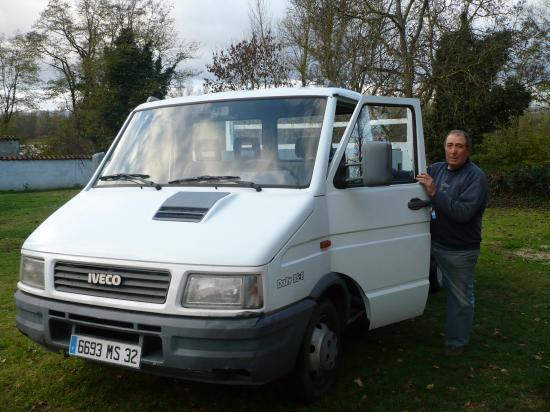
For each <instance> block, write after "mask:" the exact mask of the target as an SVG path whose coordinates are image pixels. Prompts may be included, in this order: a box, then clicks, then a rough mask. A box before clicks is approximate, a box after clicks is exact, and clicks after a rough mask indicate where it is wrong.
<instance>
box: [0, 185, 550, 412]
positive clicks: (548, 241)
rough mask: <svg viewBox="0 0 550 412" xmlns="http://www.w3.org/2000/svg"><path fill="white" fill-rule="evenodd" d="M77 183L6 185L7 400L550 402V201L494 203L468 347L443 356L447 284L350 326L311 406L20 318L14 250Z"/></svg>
mask: <svg viewBox="0 0 550 412" xmlns="http://www.w3.org/2000/svg"><path fill="white" fill-rule="evenodd" d="M75 193H76V192H75V191H51V192H35V193H0V254H1V255H0V256H1V259H0V388H1V389H0V410H9V411H12V410H33V411H58V410H59V411H65V410H78V411H80V410H113V411H118V410H125V411H136V410H176V409H177V410H184V411H185V410H191V411H219V410H234V411H257V410H272V411H287V410H312V411H317V410H319V411H333V410H345V411H363V410H374V411H377V410H379V411H386V410H391V411H402V410H410V411H412V410H415V411H416V410H427V411H431V410H437V411H453V410H476V411H497V410H498V411H516V410H525V411H529V410H537V411H544V410H550V332H549V331H550V325H549V320H550V317H549V313H550V276H549V274H550V258H549V252H550V250H549V245H550V210H549V209H548V208H546V209H538V210H527V209H524V210H521V209H495V208H491V209H488V210H487V213H486V216H485V221H484V239H485V240H484V243H483V246H482V254H481V258H480V261H479V266H478V273H477V283H476V288H477V289H476V293H477V294H476V298H477V302H476V324H475V328H474V333H473V336H472V342H471V345H470V349H469V350H468V352H467V353H466V354H465V355H464V356H463V357H461V358H445V357H444V356H442V353H443V338H442V336H441V329H442V322H443V317H444V314H445V306H444V304H445V296H444V294H443V293H438V294H435V295H432V296H431V297H430V299H429V301H428V306H427V308H426V312H425V313H424V315H423V316H421V317H419V318H416V319H414V320H410V321H406V322H401V323H399V324H396V325H392V326H388V327H384V328H381V329H377V330H374V331H370V332H367V331H364V330H361V328H360V327H358V326H356V327H353V328H352V329H350V330H348V331H347V332H346V333H345V336H344V339H345V340H344V344H343V355H342V358H341V366H340V369H339V372H338V375H339V376H338V381H337V385H336V387H335V388H334V390H333V391H331V392H330V393H329V394H328V395H327V396H326V397H325V398H323V399H322V400H321V401H319V402H317V403H316V404H314V405H310V406H308V407H302V406H300V405H297V404H295V403H293V402H292V401H290V400H289V399H288V397H287V396H286V388H285V386H284V385H283V384H282V383H279V382H276V383H273V384H270V385H267V386H264V387H239V386H221V385H209V384H201V383H195V382H187V381H180V380H175V379H171V378H164V377H158V376H152V375H146V374H140V373H137V372H132V371H127V370H124V369H119V368H114V367H110V366H104V365H100V364H94V363H91V362H86V361H84V360H81V359H75V358H72V357H64V356H63V354H60V353H51V352H48V351H46V350H44V349H43V348H41V347H40V346H38V345H36V344H35V343H33V342H31V341H30V340H29V339H27V338H26V337H24V336H22V335H21V334H20V333H19V332H18V331H17V330H16V328H15V307H14V304H13V293H14V292H15V289H16V283H17V273H18V268H19V249H20V247H21V244H22V242H23V241H24V239H25V238H26V237H27V236H28V235H29V234H30V233H31V231H32V230H33V229H34V228H35V227H36V226H37V225H38V224H39V223H40V222H41V221H42V220H43V219H44V218H45V217H47V216H48V215H49V214H50V213H51V212H53V211H54V210H55V209H56V208H57V207H58V206H59V205H61V204H62V203H63V202H65V201H66V200H68V199H69V198H70V197H72V196H73V195H74V194H75Z"/></svg>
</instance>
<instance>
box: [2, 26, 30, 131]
mask: <svg viewBox="0 0 550 412" xmlns="http://www.w3.org/2000/svg"><path fill="white" fill-rule="evenodd" d="M38 70H39V67H38V53H37V52H36V48H35V45H34V43H33V42H32V39H31V38H30V37H29V36H24V35H16V36H14V37H12V38H8V39H3V38H0V82H1V89H0V110H1V111H0V131H5V130H6V129H7V127H8V123H9V122H10V120H11V119H12V117H13V115H14V114H15V113H16V112H17V111H19V110H22V109H31V108H34V107H35V104H36V93H35V92H34V91H33V88H35V87H36V86H37V85H38V83H39V81H40V79H39V76H38Z"/></svg>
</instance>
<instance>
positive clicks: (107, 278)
mask: <svg viewBox="0 0 550 412" xmlns="http://www.w3.org/2000/svg"><path fill="white" fill-rule="evenodd" d="M88 283H92V284H94V285H112V286H118V285H120V284H121V283H122V278H121V277H120V275H108V274H107V273H88Z"/></svg>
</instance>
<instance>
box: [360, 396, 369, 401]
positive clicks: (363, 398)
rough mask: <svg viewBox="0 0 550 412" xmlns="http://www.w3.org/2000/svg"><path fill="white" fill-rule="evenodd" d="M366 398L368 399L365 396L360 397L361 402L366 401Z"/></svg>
mask: <svg viewBox="0 0 550 412" xmlns="http://www.w3.org/2000/svg"><path fill="white" fill-rule="evenodd" d="M368 398H369V397H368V396H367V395H363V396H361V400H362V401H366V400H367V399H368Z"/></svg>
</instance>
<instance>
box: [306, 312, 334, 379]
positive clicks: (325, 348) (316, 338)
mask: <svg viewBox="0 0 550 412" xmlns="http://www.w3.org/2000/svg"><path fill="white" fill-rule="evenodd" d="M337 357H338V337H337V335H336V334H335V333H334V332H333V331H332V330H330V328H329V327H328V326H327V325H326V324H325V323H322V322H320V323H318V324H317V326H316V327H315V328H314V330H313V333H312V335H311V345H310V352H309V364H310V368H311V373H312V374H313V376H315V377H321V376H323V375H324V374H325V373H327V372H329V371H331V370H333V369H334V367H335V366H336V358H337Z"/></svg>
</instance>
